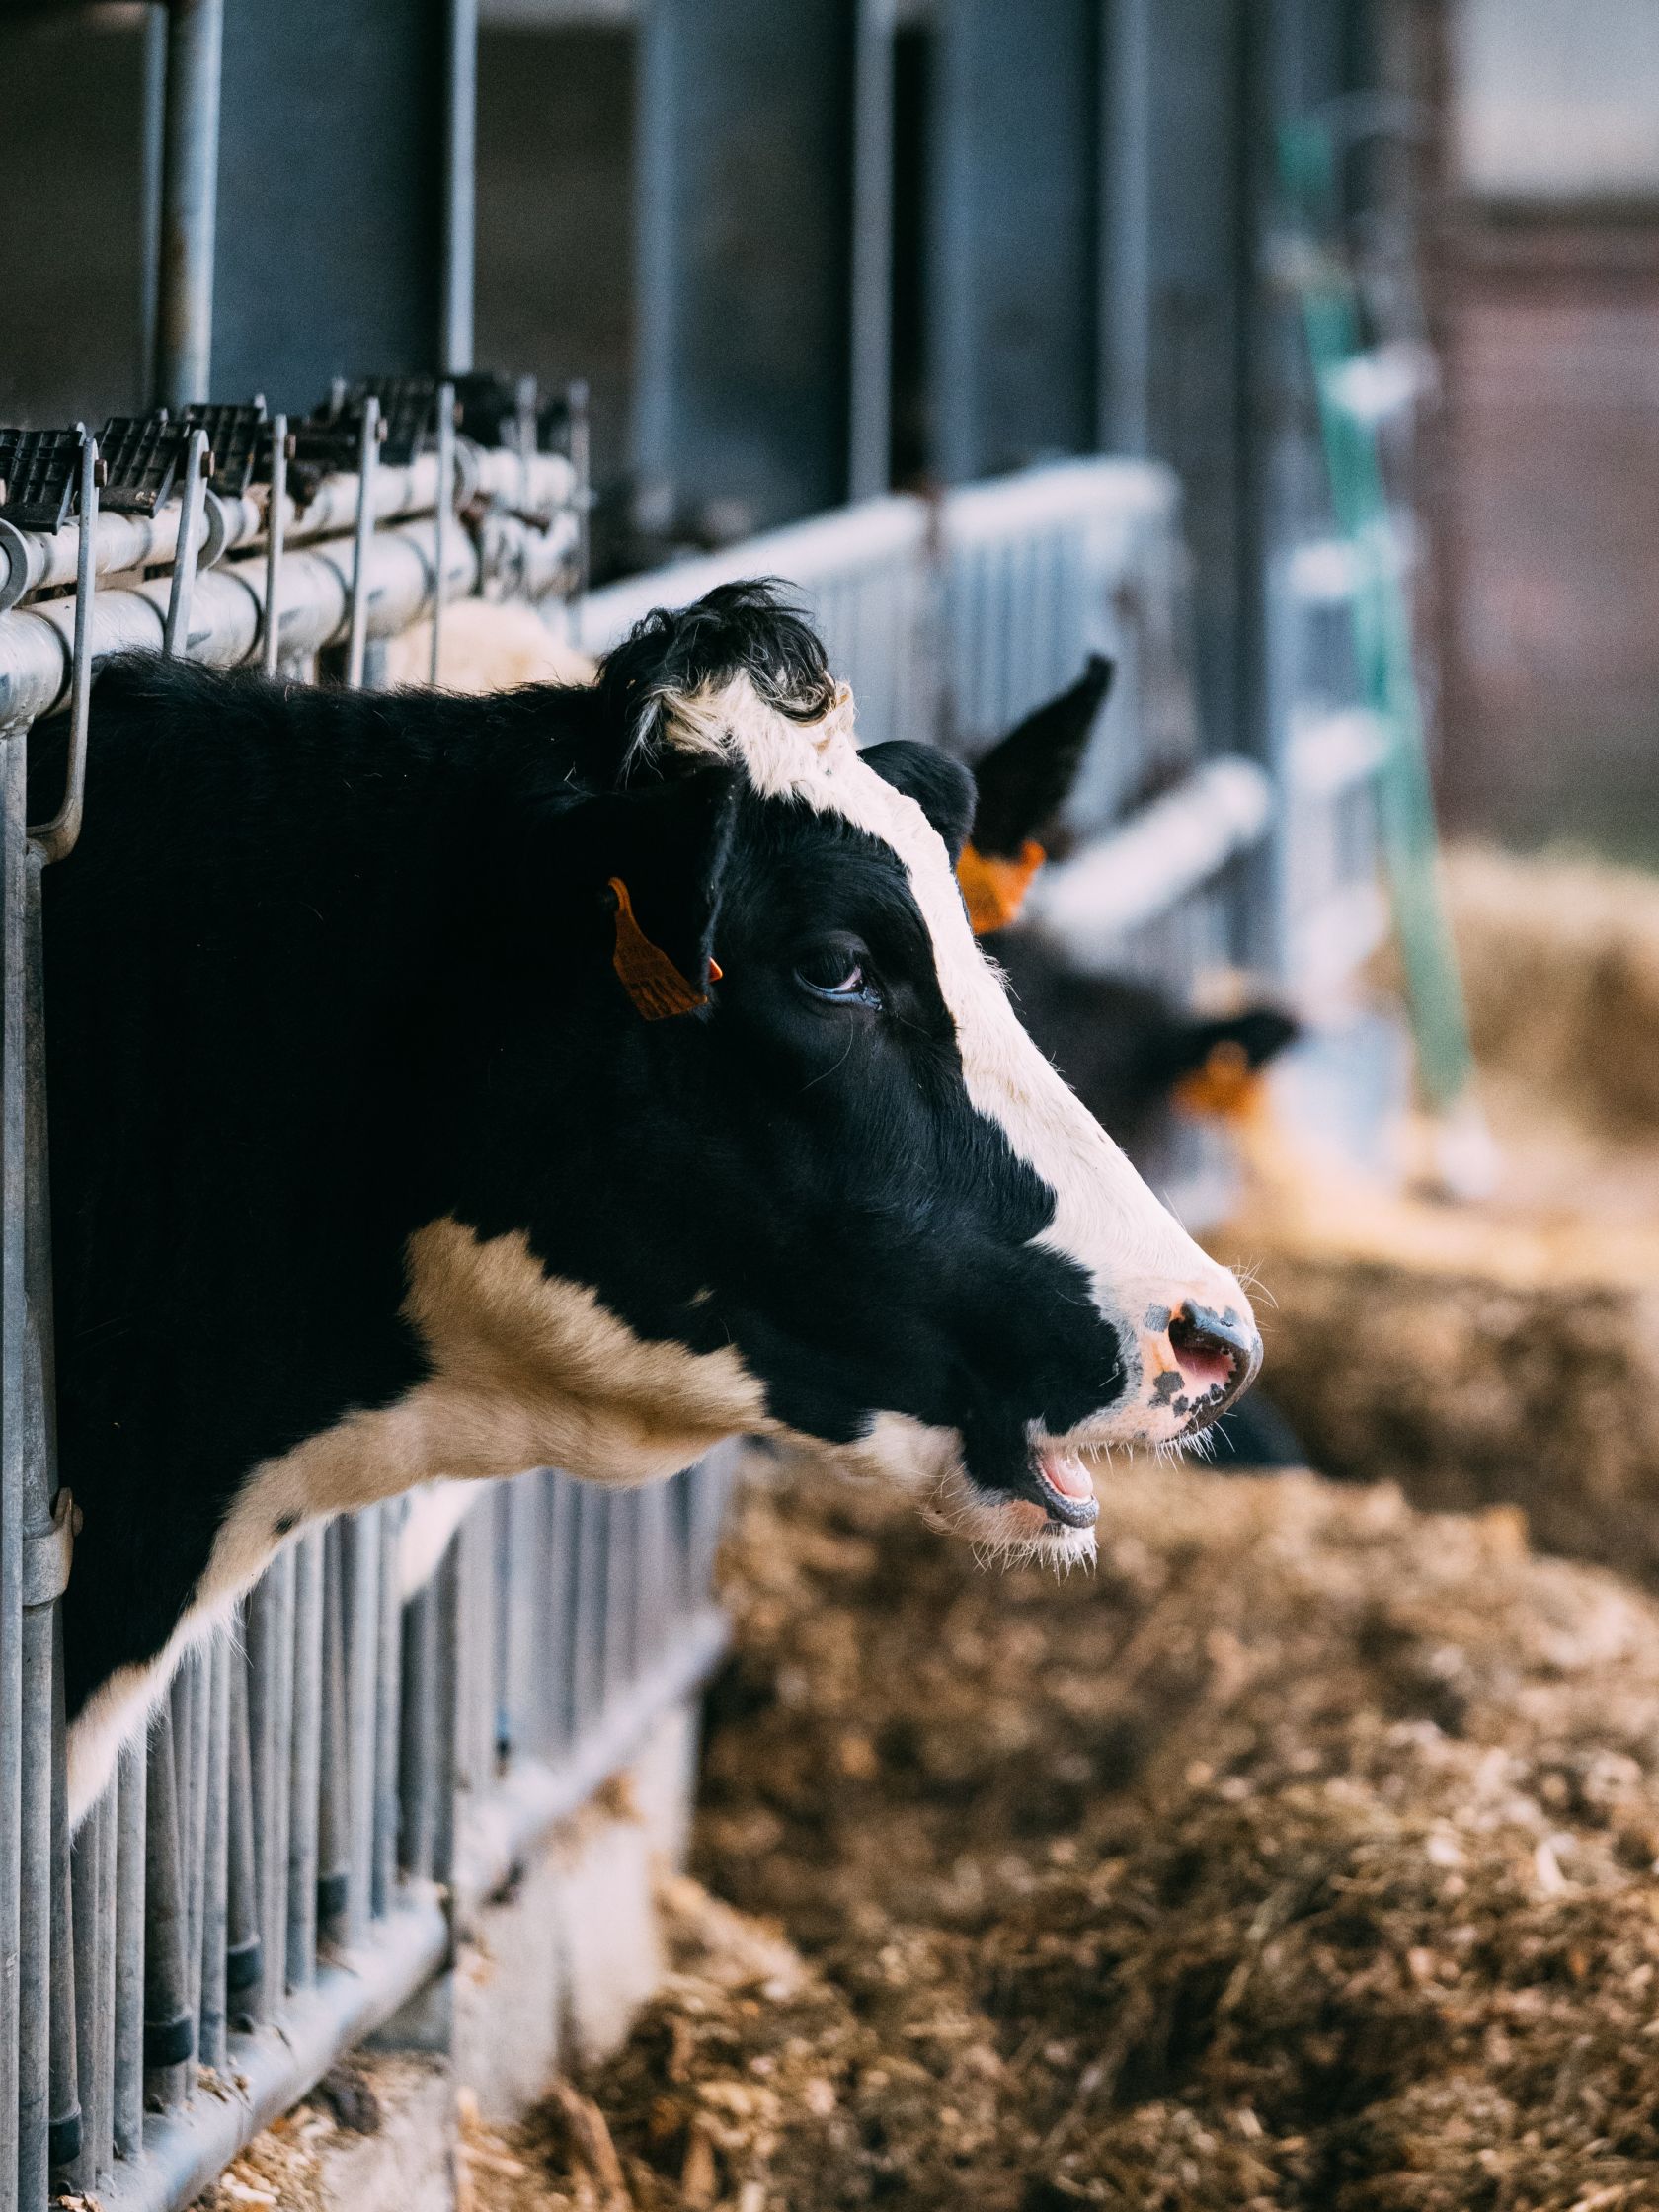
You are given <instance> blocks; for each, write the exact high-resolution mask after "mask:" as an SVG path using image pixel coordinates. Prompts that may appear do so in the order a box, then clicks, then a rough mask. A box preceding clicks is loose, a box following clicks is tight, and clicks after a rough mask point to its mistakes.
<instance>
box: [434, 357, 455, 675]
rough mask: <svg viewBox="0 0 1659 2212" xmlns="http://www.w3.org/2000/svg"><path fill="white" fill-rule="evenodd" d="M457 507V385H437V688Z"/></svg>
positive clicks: (435, 621)
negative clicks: (444, 609)
mask: <svg viewBox="0 0 1659 2212" xmlns="http://www.w3.org/2000/svg"><path fill="white" fill-rule="evenodd" d="M454 506H455V387H454V385H453V384H447V383H445V384H440V385H439V386H438V387H437V501H436V505H435V507H434V509H433V604H432V670H431V681H432V684H433V687H434V688H436V686H437V683H438V681H439V672H440V671H441V669H442V666H443V608H444V602H445V601H446V600H447V598H448V595H449V589H448V585H449V531H450V526H451V524H452V522H453V519H454Z"/></svg>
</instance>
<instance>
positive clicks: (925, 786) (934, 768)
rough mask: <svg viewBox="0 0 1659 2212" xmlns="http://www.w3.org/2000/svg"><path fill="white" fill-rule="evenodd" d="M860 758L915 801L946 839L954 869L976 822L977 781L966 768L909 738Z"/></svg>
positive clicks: (867, 751) (869, 748)
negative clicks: (974, 821)
mask: <svg viewBox="0 0 1659 2212" xmlns="http://www.w3.org/2000/svg"><path fill="white" fill-rule="evenodd" d="M858 757H859V758H860V759H861V760H862V761H863V762H864V763H865V765H866V766H867V767H871V768H874V769H875V771H876V773H877V775H879V776H880V777H881V779H882V781H883V782H884V783H891V784H892V786H893V788H894V789H895V790H896V791H902V792H904V794H905V796H906V797H907V798H908V799H913V800H914V801H915V803H916V805H917V806H918V807H919V808H920V809H921V811H922V813H923V814H924V815H925V816H926V817H927V819H928V821H929V822H930V823H932V825H933V827H934V829H935V830H938V832H939V834H940V836H941V837H943V839H944V840H945V849H946V850H947V851H948V852H949V854H950V857H951V866H952V867H953V868H954V867H955V866H956V864H957V862H958V861H959V860H960V859H961V857H962V848H963V846H964V845H965V844H966V843H967V842H968V830H969V827H970V825H971V824H972V822H973V820H974V779H973V777H972V776H971V775H970V774H969V773H968V771H967V769H966V768H964V767H962V766H960V765H959V764H958V763H957V762H956V761H955V760H953V759H951V758H950V756H949V755H948V754H947V753H943V752H940V751H937V750H936V748H934V747H933V746H930V745H916V744H915V743H913V742H912V741H911V740H909V739H906V738H895V739H893V740H892V741H891V742H890V743H889V744H887V745H871V746H866V747H865V748H864V751H862V752H861V753H860V754H859V756H858Z"/></svg>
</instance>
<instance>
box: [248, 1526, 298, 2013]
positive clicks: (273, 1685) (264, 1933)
mask: <svg viewBox="0 0 1659 2212" xmlns="http://www.w3.org/2000/svg"><path fill="white" fill-rule="evenodd" d="M293 1601H294V1551H293V1546H292V1545H289V1546H287V1547H286V1548H285V1549H283V1550H282V1551H279V1552H278V1553H277V1555H276V1558H275V1559H274V1560H273V1561H272V1563H271V1565H270V1566H269V1567H268V1568H267V1569H266V1571H265V1573H264V1575H263V1576H262V1577H261V1579H260V1582H259V1585H258V1587H257V1589H256V1590H255V1591H254V1593H253V1596H252V1598H251V1600H250V1601H249V1608H248V1651H249V1661H250V1665H251V1667H252V1670H253V1674H252V1682H251V1685H250V1693H249V1721H250V1729H251V1740H250V1743H249V1750H250V1753H251V1754H252V1766H253V1785H254V1856H255V1863H256V1868H257V1871H258V1876H259V1888H260V1962H261V1968H262V1971H261V1975H260V1982H259V1988H258V2000H259V2002H258V2006H257V2016H258V2017H260V2018H269V2017H270V2015H271V2014H272V2013H273V2011H274V2010H275V2009H276V2006H277V2005H278V2004H279V2003H280V2002H281V1997H282V1991H283V1987H284V1979H285V1975H286V1971H287V1956H288V1821H289V1813H290V1809H291V1799H290V1789H291V1786H292V1742H293V1617H294V1604H293Z"/></svg>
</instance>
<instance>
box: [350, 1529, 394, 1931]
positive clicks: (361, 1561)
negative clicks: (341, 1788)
mask: <svg viewBox="0 0 1659 2212" xmlns="http://www.w3.org/2000/svg"><path fill="white" fill-rule="evenodd" d="M383 1510H385V1509H383V1508H381V1507H379V1506H370V1507H368V1508H367V1510H366V1511H364V1512H362V1513H359V1514H357V1515H356V1517H355V1518H354V1519H353V1520H351V1521H350V1522H348V1523H347V1524H346V1525H345V1528H344V1529H343V1531H342V1535H343V1538H344V1541H345V1553H346V1559H345V1565H346V1574H345V1596H346V1735H347V1759H346V1791H347V1800H346V1812H347V1864H348V1868H349V1871H350V1876H351V1881H350V1888H349V1891H348V1894H347V1900H346V1931H345V1933H346V1940H347V1941H348V1942H351V1943H356V1942H357V1941H359V1940H360V1939H361V1937H362V1935H363V1932H364V1930H365V1929H366V1928H367V1926H368V1918H369V1914H370V1912H371V1910H372V1906H373V1884H374V1795H375V1737H376V1723H377V1720H378V1700H377V1698H376V1685H375V1667H376V1663H377V1661H378V1659H379V1655H380V1515H381V1513H382V1511H383Z"/></svg>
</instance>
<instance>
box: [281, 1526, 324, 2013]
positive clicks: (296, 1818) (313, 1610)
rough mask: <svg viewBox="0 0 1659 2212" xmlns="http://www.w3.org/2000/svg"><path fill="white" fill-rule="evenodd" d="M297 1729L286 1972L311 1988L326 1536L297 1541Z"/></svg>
mask: <svg viewBox="0 0 1659 2212" xmlns="http://www.w3.org/2000/svg"><path fill="white" fill-rule="evenodd" d="M293 1614H294V1627H293V1643H292V1651H291V1657H290V1664H291V1666H292V1669H293V1729H292V1736H291V1752H290V1774H291V1781H290V1794H289V1809H288V1928H287V1959H288V1963H287V1974H288V1987H289V1988H290V1989H309V1988H310V1987H311V1984H312V1982H313V1981H314V1980H315V1978H316V1971H317V1783H318V1772H319V1763H320V1760H321V1756H322V1699H323V1536H322V1531H321V1530H320V1529H311V1530H308V1531H307V1532H306V1534H305V1535H304V1536H302V1537H301V1538H300V1540H299V1541H298V1543H297V1544H296V1545H295V1546H294V1606H293Z"/></svg>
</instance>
